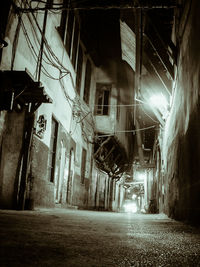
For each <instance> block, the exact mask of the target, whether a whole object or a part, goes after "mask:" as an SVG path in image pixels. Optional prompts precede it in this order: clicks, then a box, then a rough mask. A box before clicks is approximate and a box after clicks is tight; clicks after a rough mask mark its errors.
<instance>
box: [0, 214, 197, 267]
mask: <svg viewBox="0 0 200 267" xmlns="http://www.w3.org/2000/svg"><path fill="white" fill-rule="evenodd" d="M0 228H1V229H0V232H1V234H0V239H1V250H0V254H1V266H2V267H3V266H11V267H13V266H165V267H166V266H195V267H196V266H200V231H199V229H197V228H193V227H191V226H188V225H184V224H182V223H180V222H176V221H174V220H171V219H168V218H167V217H165V215H145V214H143V215H142V214H133V213H113V212H95V211H81V210H70V209H68V210H65V209H54V210H47V209H45V210H38V211H7V210H6V211H4V210H1V211H0Z"/></svg>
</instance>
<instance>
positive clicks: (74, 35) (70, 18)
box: [58, 0, 79, 67]
mask: <svg viewBox="0 0 200 267" xmlns="http://www.w3.org/2000/svg"><path fill="white" fill-rule="evenodd" d="M68 5H69V0H64V7H66V8H67V7H68ZM58 30H59V33H60V36H61V38H62V40H63V43H64V45H65V47H66V50H67V53H68V55H69V57H70V58H71V60H72V64H73V66H74V67H75V64H76V56H77V47H78V42H79V38H78V37H79V24H78V21H77V20H76V19H75V16H74V11H73V10H68V11H67V9H64V10H63V11H62V15H61V20H60V26H59V29H58Z"/></svg>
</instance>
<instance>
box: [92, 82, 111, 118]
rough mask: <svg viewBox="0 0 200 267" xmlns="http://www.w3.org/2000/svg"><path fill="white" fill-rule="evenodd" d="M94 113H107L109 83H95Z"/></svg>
mask: <svg viewBox="0 0 200 267" xmlns="http://www.w3.org/2000/svg"><path fill="white" fill-rule="evenodd" d="M96 88H97V89H96V109H95V113H96V115H108V112H109V98H110V90H111V85H105V84H97V87H96Z"/></svg>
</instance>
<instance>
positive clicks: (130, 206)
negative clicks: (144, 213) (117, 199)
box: [124, 203, 137, 213]
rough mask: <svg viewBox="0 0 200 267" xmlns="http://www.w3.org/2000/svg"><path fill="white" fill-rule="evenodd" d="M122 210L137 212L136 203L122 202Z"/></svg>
mask: <svg viewBox="0 0 200 267" xmlns="http://www.w3.org/2000/svg"><path fill="white" fill-rule="evenodd" d="M124 210H125V212H132V213H136V212H137V205H136V203H127V204H124Z"/></svg>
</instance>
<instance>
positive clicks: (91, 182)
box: [0, 1, 133, 210]
mask: <svg viewBox="0 0 200 267" xmlns="http://www.w3.org/2000/svg"><path fill="white" fill-rule="evenodd" d="M36 2H37V3H36ZM36 2H35V3H33V2H32V1H12V2H11V1H8V3H7V4H6V5H5V6H4V9H2V10H1V15H2V16H1V27H2V42H4V43H5V44H6V47H5V46H4V47H3V48H2V49H1V73H0V74H1V81H2V84H1V114H0V118H1V162H0V164H1V169H0V170H1V173H0V205H1V207H2V208H19V209H24V208H28V209H33V208H37V207H54V206H55V204H57V205H61V206H64V207H67V206H77V207H79V208H96V209H110V210H118V209H119V208H120V206H121V205H122V202H123V197H124V190H125V189H124V188H123V183H122V182H123V177H122V175H123V172H124V170H125V163H126V162H127V161H128V160H131V157H132V150H133V149H132V145H130V141H131V140H132V133H131V132H130V133H129V132H128V131H129V130H131V129H132V113H129V112H128V110H127V108H126V105H127V104H129V103H131V102H132V99H131V96H132V95H133V91H132V87H130V86H129V85H128V82H127V80H126V79H124V80H123V79H121V77H122V76H123V75H127V69H126V67H124V64H123V62H122V60H121V55H120V49H119V47H118V48H117V49H116V51H115V52H113V54H112V50H113V49H112V47H111V46H110V47H108V49H107V50H104V47H102V48H99V47H97V46H95V45H94V46H93V44H92V42H94V40H93V41H92V42H91V40H90V39H91V37H90V34H91V33H92V30H94V26H93V29H90V30H88V28H87V26H86V25H87V24H88V23H90V24H91V20H90V21H88V22H87V19H88V17H87V16H86V15H85V13H83V14H82V13H81V12H79V11H78V10H76V8H75V7H76V6H73V5H72V6H71V8H68V1H64V3H63V1H54V2H52V1H47V3H46V4H45V3H43V2H42V1H36ZM57 7H58V11H57V12H56V11H54V9H56V8H57ZM115 13H116V12H114V13H113V17H114V18H115V19H114V20H115V23H114V22H113V23H112V25H110V24H109V20H108V17H107V20H104V26H106V27H107V34H108V33H109V31H110V32H111V31H113V26H114V27H116V28H117V22H118V14H115ZM94 15H95V14H91V16H94ZM98 19H99V20H98V23H100V21H103V13H102V14H101V16H99V18H98ZM94 23H95V21H94ZM102 34H103V32H101V35H102ZM102 37H104V36H103V35H102ZM111 38H114V40H112V42H113V41H114V42H115V41H116V40H118V39H119V36H118V32H117V31H116V33H115V34H114V35H112V36H108V39H107V40H108V42H111ZM4 43H3V44H4ZM91 46H93V49H92V50H91ZM98 53H101V58H100V59H97V55H98ZM110 54H111V56H110ZM116 55H117V61H114V57H116ZM98 56H100V55H98ZM115 59H116V58H115ZM129 72H130V71H129ZM119 73H120V75H119ZM129 76H130V78H129V79H133V77H132V76H133V73H131V74H129ZM122 104H123V105H122ZM129 110H130V109H129ZM116 121H118V123H117V124H116ZM105 153H106V158H107V160H106V159H105ZM103 161H104V163H102V162H103ZM126 168H127V167H126Z"/></svg>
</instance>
